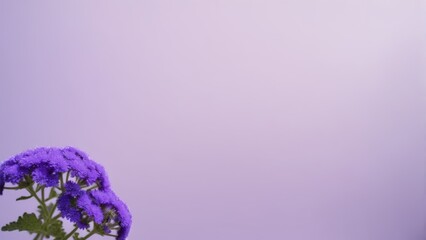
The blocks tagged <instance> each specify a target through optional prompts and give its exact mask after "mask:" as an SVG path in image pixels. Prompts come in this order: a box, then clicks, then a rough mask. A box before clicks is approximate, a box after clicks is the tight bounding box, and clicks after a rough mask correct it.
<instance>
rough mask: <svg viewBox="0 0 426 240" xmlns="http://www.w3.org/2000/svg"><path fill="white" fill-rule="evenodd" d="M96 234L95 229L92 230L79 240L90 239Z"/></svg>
mask: <svg viewBox="0 0 426 240" xmlns="http://www.w3.org/2000/svg"><path fill="white" fill-rule="evenodd" d="M95 233H96V229H93V230H92V231H91V232H90V233H89V234H87V235H86V236H85V237H83V238H82V239H81V240H86V239H88V238H89V237H91V236H92V235H94V234H95Z"/></svg>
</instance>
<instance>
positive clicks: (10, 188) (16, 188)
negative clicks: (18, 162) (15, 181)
mask: <svg viewBox="0 0 426 240" xmlns="http://www.w3.org/2000/svg"><path fill="white" fill-rule="evenodd" d="M4 189H8V190H18V189H22V188H20V187H4Z"/></svg>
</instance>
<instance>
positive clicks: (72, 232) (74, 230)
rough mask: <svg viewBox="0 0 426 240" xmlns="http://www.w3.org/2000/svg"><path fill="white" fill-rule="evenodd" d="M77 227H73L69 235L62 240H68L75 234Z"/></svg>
mask: <svg viewBox="0 0 426 240" xmlns="http://www.w3.org/2000/svg"><path fill="white" fill-rule="evenodd" d="M77 230H78V227H75V228H74V229H73V230H72V231H71V232H70V233H68V234H67V235H66V236H65V237H64V239H63V240H67V239H68V238H70V237H71V236H72V235H73V234H74V233H75V232H77Z"/></svg>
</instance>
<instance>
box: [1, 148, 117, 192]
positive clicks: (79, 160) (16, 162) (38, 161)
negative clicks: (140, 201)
mask: <svg viewBox="0 0 426 240" xmlns="http://www.w3.org/2000/svg"><path fill="white" fill-rule="evenodd" d="M68 171H69V172H70V174H71V177H77V178H78V179H79V180H81V181H82V182H84V183H85V184H87V185H92V184H94V183H96V184H98V185H99V188H100V189H109V187H110V186H109V180H108V176H107V174H106V172H105V170H104V169H103V167H102V166H101V165H99V164H97V163H96V162H94V161H93V160H91V159H89V157H88V156H87V155H86V154H85V153H84V152H82V151H80V150H78V149H76V148H73V147H66V148H63V149H60V148H36V149H33V150H28V151H25V152H23V153H20V154H18V155H16V156H14V157H12V158H10V159H9V160H7V161H5V162H3V163H2V164H1V166H0V174H2V175H3V181H4V182H10V183H12V184H18V183H19V182H20V181H21V180H22V179H23V177H24V176H25V175H26V174H30V175H31V176H32V177H33V180H34V181H35V182H36V183H38V184H40V185H44V186H47V187H52V186H57V185H58V180H59V177H60V174H61V173H65V172H68Z"/></svg>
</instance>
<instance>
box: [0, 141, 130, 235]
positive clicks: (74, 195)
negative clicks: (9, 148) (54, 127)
mask: <svg viewBox="0 0 426 240" xmlns="http://www.w3.org/2000/svg"><path fill="white" fill-rule="evenodd" d="M67 172H69V175H70V177H71V178H72V180H70V181H68V182H66V183H65V186H64V191H63V192H62V193H61V194H60V195H59V197H58V200H57V206H58V209H59V210H60V212H61V215H62V217H64V218H67V219H69V220H70V221H71V222H74V223H76V225H77V226H78V227H79V228H82V229H85V228H88V227H89V223H90V222H91V221H93V222H94V223H96V224H98V225H100V226H101V227H102V228H103V229H104V231H105V232H106V233H109V232H110V231H111V229H110V227H115V225H117V224H118V226H119V228H118V237H117V239H118V240H124V239H126V237H127V236H128V234H129V231H130V226H131V222H132V217H131V214H130V212H129V209H128V208H127V206H126V204H124V203H123V202H122V201H121V200H120V199H119V198H118V197H117V196H116V195H115V193H114V192H113V191H112V190H111V189H110V184H109V180H108V176H107V174H106V172H105V170H104V168H103V167H102V166H101V165H99V164H97V163H96V162H94V161H92V160H91V159H89V157H88V156H87V155H86V154H85V153H84V152H82V151H80V150H78V149H76V148H72V147H66V148H63V149H61V148H37V149H34V150H29V151H26V152H23V153H20V154H18V155H16V156H14V157H12V158H10V159H8V160H7V161H5V162H3V163H2V164H1V165H0V195H1V194H2V192H3V189H4V185H5V183H7V182H9V183H12V184H18V183H20V182H21V181H23V179H24V178H25V176H30V177H31V178H32V180H33V181H34V182H35V183H38V184H40V185H43V186H45V187H58V186H59V181H60V178H61V176H62V174H63V173H67ZM73 180H74V181H73ZM94 184H96V190H95V189H91V188H89V189H88V190H84V189H83V188H82V186H84V187H90V186H92V185H94Z"/></svg>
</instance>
